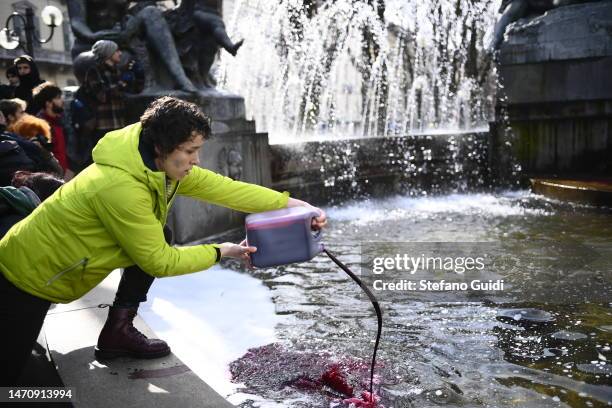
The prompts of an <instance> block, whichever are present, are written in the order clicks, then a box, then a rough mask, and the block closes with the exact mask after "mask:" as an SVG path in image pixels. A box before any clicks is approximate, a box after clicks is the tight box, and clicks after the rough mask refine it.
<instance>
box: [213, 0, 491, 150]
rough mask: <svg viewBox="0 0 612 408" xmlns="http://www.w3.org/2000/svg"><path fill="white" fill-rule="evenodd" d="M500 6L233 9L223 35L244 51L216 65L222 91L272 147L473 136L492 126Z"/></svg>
mask: <svg viewBox="0 0 612 408" xmlns="http://www.w3.org/2000/svg"><path fill="white" fill-rule="evenodd" d="M498 3H499V1H497V0H485V1H478V2H476V1H472V0H465V1H459V0H442V1H439V2H419V1H416V0H408V1H401V0H387V1H384V0H378V1H376V0H338V1H333V2H316V1H303V0H279V1H278V3H277V4H275V7H270V3H269V2H268V1H262V0H238V1H236V3H235V4H234V7H233V13H232V16H231V20H230V21H231V22H230V24H229V25H230V32H234V33H236V36H239V35H240V36H242V37H244V38H246V39H247V42H248V46H245V47H244V48H243V49H242V50H241V51H240V53H239V55H238V56H237V61H233V60H232V61H229V60H228V59H226V56H223V57H222V59H221V63H220V67H219V78H220V82H221V83H222V84H223V86H225V87H226V88H228V89H229V90H231V91H234V92H238V93H240V94H242V95H244V97H245V99H246V104H247V111H248V113H247V115H251V116H252V117H253V118H254V119H255V120H256V122H257V125H258V130H260V131H267V132H269V133H270V137H271V140H272V141H273V142H285V141H286V140H287V139H288V136H289V137H290V136H293V137H297V138H299V139H300V140H304V137H305V136H307V135H311V134H320V133H325V139H328V140H329V139H330V138H334V137H335V138H337V137H345V138H346V137H355V136H381V135H383V136H388V135H402V136H403V135H408V134H411V133H430V132H432V131H434V132H435V131H436V130H439V129H453V130H456V129H464V130H465V129H473V128H475V127H479V126H483V125H486V123H487V121H489V120H490V119H491V118H492V117H493V105H494V97H493V94H494V92H495V72H494V69H493V67H492V65H491V63H490V59H489V58H488V57H487V56H486V54H485V52H484V50H483V37H484V33H485V28H486V27H491V26H492V25H493V23H494V18H495V14H496V11H497V7H498ZM227 17H230V16H227ZM249 21H257V22H258V24H249V23H248V22H249ZM230 62H231V63H230ZM447 133H453V132H447Z"/></svg>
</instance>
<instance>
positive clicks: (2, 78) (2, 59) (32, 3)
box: [0, 0, 77, 87]
mask: <svg viewBox="0 0 612 408" xmlns="http://www.w3.org/2000/svg"><path fill="white" fill-rule="evenodd" d="M47 5H53V6H55V7H57V8H58V9H60V11H61V12H62V15H63V22H62V24H61V26H59V27H56V28H55V33H54V34H53V38H52V39H51V41H49V42H48V43H46V44H40V43H38V42H36V41H35V42H34V59H35V61H36V64H37V66H38V68H39V71H40V77H41V78H42V79H45V80H47V81H51V82H54V83H56V84H57V85H58V86H60V87H65V86H72V85H77V81H76V78H75V77H74V74H73V72H72V59H71V57H70V48H71V47H72V42H73V38H72V32H71V29H70V21H69V18H68V9H67V6H66V1H65V0H2V1H1V2H0V24H1V25H2V28H4V24H5V22H6V20H7V18H8V17H9V16H10V15H11V14H12V13H14V12H18V13H20V14H22V15H24V16H25V11H26V9H27V8H28V7H30V8H32V10H33V11H34V25H35V27H36V36H37V37H38V38H41V37H42V38H46V37H48V36H49V32H50V29H49V27H47V26H46V25H45V24H44V23H43V22H42V20H41V19H40V13H41V11H42V10H43V8H45V7H46V6H47ZM13 21H15V22H17V21H19V23H18V25H21V23H20V20H19V19H14V20H13ZM11 25H12V24H11ZM24 35H25V34H24ZM25 53H26V51H25V50H24V49H23V48H21V47H18V48H17V49H14V50H7V49H4V48H2V47H0V70H1V71H2V72H0V83H6V82H7V80H6V75H5V73H6V69H7V68H8V67H10V66H11V65H13V60H14V59H15V58H16V57H18V56H20V55H23V54H25Z"/></svg>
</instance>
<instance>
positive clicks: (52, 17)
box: [0, 6, 62, 58]
mask: <svg viewBox="0 0 612 408" xmlns="http://www.w3.org/2000/svg"><path fill="white" fill-rule="evenodd" d="M40 16H41V18H42V21H43V23H45V25H47V26H48V27H50V28H51V33H50V34H49V37H47V38H46V39H40V38H38V37H36V34H35V33H34V10H32V8H30V7H28V8H26V11H25V16H24V15H23V14H20V13H18V12H14V13H13V14H11V15H10V16H9V17H8V18H7V19H6V24H5V27H4V28H3V29H2V30H1V31H0V46H1V47H3V48H6V49H7V50H14V49H15V48H17V47H19V46H20V45H21V46H22V47H24V45H23V44H21V38H20V37H19V34H18V30H17V27H16V26H15V21H14V20H21V23H22V25H23V26H24V30H25V42H26V43H25V47H24V48H25V51H26V53H27V54H28V55H29V56H31V57H32V58H34V41H36V42H38V43H40V44H45V43H47V42H49V40H51V38H52V37H53V32H54V30H55V27H58V26H59V25H61V24H62V12H61V11H60V10H59V9H58V8H57V7H55V6H47V7H45V8H44V9H43V11H42V13H40ZM11 22H12V23H13V27H12V28H11Z"/></svg>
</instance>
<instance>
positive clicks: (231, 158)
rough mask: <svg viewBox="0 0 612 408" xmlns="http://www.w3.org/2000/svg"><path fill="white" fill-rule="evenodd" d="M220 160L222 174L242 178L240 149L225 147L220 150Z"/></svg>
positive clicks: (235, 178) (236, 178) (237, 178)
mask: <svg viewBox="0 0 612 408" xmlns="http://www.w3.org/2000/svg"><path fill="white" fill-rule="evenodd" d="M218 160H219V168H220V169H221V174H224V175H226V176H228V177H230V178H232V179H234V180H240V178H241V177H242V155H241V154H240V152H239V151H238V150H235V149H233V148H226V147H224V148H223V149H221V151H220V152H219V156H218Z"/></svg>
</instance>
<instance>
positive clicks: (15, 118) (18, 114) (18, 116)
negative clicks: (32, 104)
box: [7, 106, 25, 124]
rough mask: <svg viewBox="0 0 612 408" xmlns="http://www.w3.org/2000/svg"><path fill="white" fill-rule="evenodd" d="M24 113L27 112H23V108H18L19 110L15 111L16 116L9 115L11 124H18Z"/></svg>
mask: <svg viewBox="0 0 612 408" xmlns="http://www.w3.org/2000/svg"><path fill="white" fill-rule="evenodd" d="M24 113H25V112H24V111H23V109H21V106H19V107H17V110H15V114H14V115H8V118H7V119H8V121H9V124H11V123H15V122H17V121H18V120H19V119H21V117H22V116H23V114H24Z"/></svg>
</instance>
